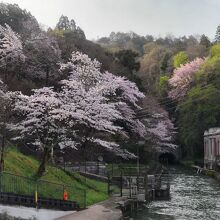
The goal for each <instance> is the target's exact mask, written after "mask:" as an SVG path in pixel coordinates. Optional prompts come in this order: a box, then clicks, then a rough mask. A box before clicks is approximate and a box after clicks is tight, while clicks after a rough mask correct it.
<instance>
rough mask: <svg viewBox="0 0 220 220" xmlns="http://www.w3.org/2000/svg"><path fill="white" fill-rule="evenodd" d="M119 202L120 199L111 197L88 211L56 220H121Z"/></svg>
mask: <svg viewBox="0 0 220 220" xmlns="http://www.w3.org/2000/svg"><path fill="white" fill-rule="evenodd" d="M121 200H122V199H121V198H117V197H113V198H110V199H109V200H106V201H104V202H101V203H98V204H96V205H92V206H90V207H88V209H85V210H83V211H79V212H75V213H73V214H71V215H67V216H64V217H61V218H58V219H56V220H86V219H89V220H121V219H123V214H122V211H121V210H120V209H119V205H118V202H120V201H121Z"/></svg>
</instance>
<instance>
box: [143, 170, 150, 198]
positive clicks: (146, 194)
mask: <svg viewBox="0 0 220 220" xmlns="http://www.w3.org/2000/svg"><path fill="white" fill-rule="evenodd" d="M144 188H145V200H146V201H148V199H149V198H148V197H149V195H148V177H147V172H146V173H145V176H144Z"/></svg>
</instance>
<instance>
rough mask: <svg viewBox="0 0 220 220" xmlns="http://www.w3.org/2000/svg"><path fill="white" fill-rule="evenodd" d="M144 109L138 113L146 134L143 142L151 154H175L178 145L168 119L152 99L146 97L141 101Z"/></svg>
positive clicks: (166, 114) (174, 130) (172, 124)
mask: <svg viewBox="0 0 220 220" xmlns="http://www.w3.org/2000/svg"><path fill="white" fill-rule="evenodd" d="M143 106H144V109H142V110H140V111H139V115H140V117H142V118H143V120H144V124H145V128H146V133H145V140H146V141H147V142H148V143H149V146H152V148H151V149H150V148H149V149H148V150H152V153H165V152H172V153H174V154H175V153H177V151H178V148H179V147H178V145H176V144H175V136H176V133H177V132H176V130H177V129H176V128H175V126H174V123H173V122H172V120H171V119H170V117H169V114H168V112H167V111H166V110H164V109H163V108H162V107H161V106H160V105H159V103H158V102H157V101H156V100H155V98H154V97H152V96H150V95H148V96H146V97H145V98H144V100H143Z"/></svg>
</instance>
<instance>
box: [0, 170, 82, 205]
mask: <svg viewBox="0 0 220 220" xmlns="http://www.w3.org/2000/svg"><path fill="white" fill-rule="evenodd" d="M64 191H66V192H68V200H70V201H75V202H77V203H78V204H79V206H80V207H81V208H85V207H86V192H85V189H82V188H79V187H76V186H74V185H65V184H60V183H53V182H49V181H46V180H39V179H34V178H29V177H24V176H20V175H15V174H11V173H7V172H2V173H0V192H1V193H15V194H21V195H27V196H33V197H34V196H35V194H36V192H37V194H38V196H39V197H41V198H50V199H59V200H63V195H64Z"/></svg>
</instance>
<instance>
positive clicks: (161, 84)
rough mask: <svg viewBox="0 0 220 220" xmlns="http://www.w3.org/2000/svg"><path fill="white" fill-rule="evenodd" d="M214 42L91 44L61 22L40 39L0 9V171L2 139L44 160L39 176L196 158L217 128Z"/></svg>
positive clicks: (120, 39)
mask: <svg viewBox="0 0 220 220" xmlns="http://www.w3.org/2000/svg"><path fill="white" fill-rule="evenodd" d="M218 30H219V29H218ZM219 36H220V32H219V31H217V34H216V39H215V41H214V42H211V41H210V40H209V39H208V37H206V36H205V35H202V36H200V37H194V36H189V37H185V36H183V37H180V38H176V37H174V36H167V37H165V38H155V37H153V36H151V35H147V36H139V35H137V34H135V33H133V32H130V33H121V32H119V33H114V32H112V33H111V34H110V36H109V37H103V38H100V39H99V40H97V41H96V42H92V41H89V40H87V39H86V33H84V31H83V30H82V29H81V28H80V27H78V26H77V25H76V23H75V21H74V20H73V19H69V18H68V17H66V16H63V15H62V16H61V17H60V19H59V21H57V25H56V27H55V28H48V29H47V30H45V29H44V28H43V27H41V26H40V25H39V23H38V21H37V20H36V19H35V18H34V17H33V16H32V15H31V14H30V13H29V12H27V11H26V10H22V9H21V8H19V6H18V5H12V4H4V3H0V63H1V65H0V77H1V104H2V106H3V108H2V110H1V137H2V139H3V141H2V147H1V149H2V150H1V151H2V157H1V158H2V159H1V166H3V163H4V158H3V155H4V154H3V152H4V148H5V141H4V140H5V139H7V140H9V139H10V140H11V141H13V143H14V144H16V145H18V146H19V147H20V148H21V150H22V151H23V152H26V153H27V152H29V153H31V154H33V155H35V156H39V157H41V158H42V163H41V165H40V167H39V170H38V175H39V176H41V175H42V173H44V172H45V166H46V163H47V162H48V161H49V160H50V161H51V162H55V161H58V160H59V159H60V158H62V159H64V160H65V161H77V160H79V159H80V160H82V159H83V158H84V159H85V158H87V159H88V160H93V159H94V158H97V156H98V155H100V154H101V155H103V156H104V157H105V160H106V161H111V160H113V158H114V157H115V155H116V156H117V157H119V158H121V157H122V158H123V159H128V158H133V159H135V158H136V157H135V155H136V154H137V149H138V150H139V151H140V152H141V154H140V155H141V156H140V157H141V158H140V159H141V161H142V162H143V163H145V162H147V161H148V160H149V159H152V158H155V159H158V157H159V156H160V154H161V153H166V152H171V153H173V154H174V155H175V156H176V157H178V156H177V154H178V152H179V149H180V148H181V149H182V152H183V155H184V156H188V157H194V156H202V154H203V133H204V131H205V130H206V129H208V128H210V127H214V126H219V125H220V121H219V114H220V113H219V112H220V109H219V106H220V105H219V99H220V91H219V89H220V87H219V85H220V81H219V73H220V72H219V71H220V67H219V63H220V45H219V44H218V42H219V40H220V37H219ZM140 140H141V141H142V142H143V143H144V144H143V143H142V144H140V143H139V142H140ZM28 149H30V150H28ZM140 152H139V153H140Z"/></svg>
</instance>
